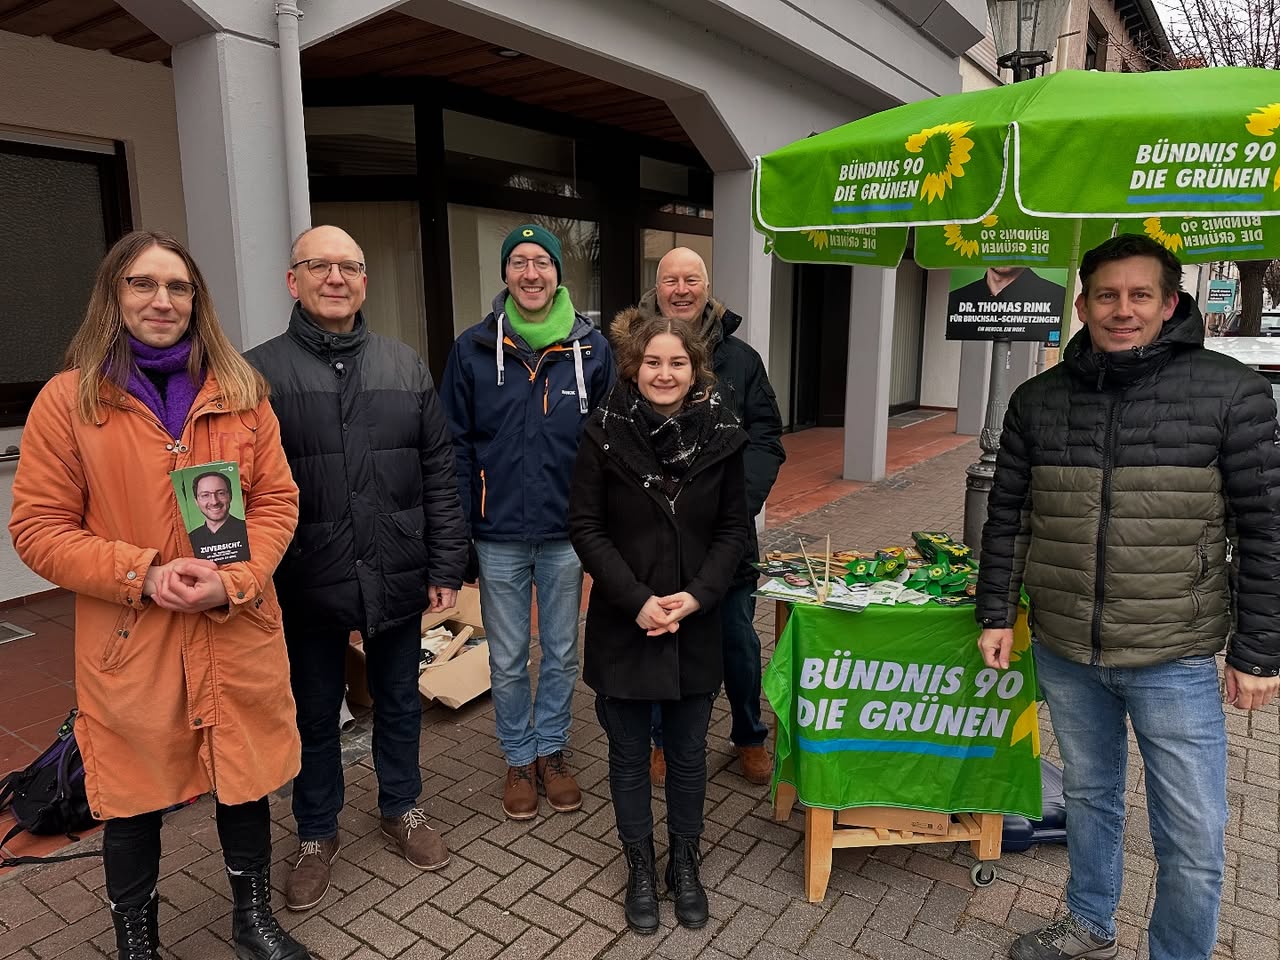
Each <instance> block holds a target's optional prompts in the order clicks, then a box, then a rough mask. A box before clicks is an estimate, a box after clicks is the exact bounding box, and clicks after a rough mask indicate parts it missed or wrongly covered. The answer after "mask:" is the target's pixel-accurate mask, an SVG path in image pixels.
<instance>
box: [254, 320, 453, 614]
mask: <svg viewBox="0 0 1280 960" xmlns="http://www.w3.org/2000/svg"><path fill="white" fill-rule="evenodd" d="M245 358H246V359H247V360H248V361H249V362H250V363H252V364H253V365H254V366H255V367H257V368H258V370H259V371H261V373H262V375H263V376H264V377H266V378H267V382H268V383H270V384H271V406H272V408H273V409H274V410H275V413H276V416H277V417H278V418H279V419H280V438H281V441H282V442H283V443H284V452H285V455H286V456H287V457H288V458H289V467H290V469H292V470H293V478H294V480H295V481H296V482H297V484H298V494H299V518H298V530H297V533H296V534H295V535H294V538H293V543H292V544H290V546H289V549H288V550H287V551H286V553H285V557H284V559H283V560H282V561H281V562H280V566H279V568H278V569H277V570H276V573H275V583H276V590H277V591H278V592H279V595H280V603H281V605H282V606H283V607H285V609H286V612H287V613H288V615H289V617H290V620H291V622H293V623H300V624H308V625H316V626H323V627H330V628H335V627H336V628H342V629H348V630H365V631H366V633H367V634H376V633H377V632H378V631H379V630H381V629H383V628H384V627H386V626H389V625H391V624H393V623H397V622H402V621H404V620H407V619H409V618H410V617H417V616H420V615H421V614H422V611H423V610H425V609H426V607H427V586H428V584H430V585H432V586H440V587H455V588H456V587H458V586H460V585H461V584H462V572H463V568H464V567H465V565H466V561H467V549H468V541H467V525H466V520H465V519H464V518H463V515H462V504H461V502H460V501H459V500H458V485H457V479H456V474H455V472H454V461H453V442H452V438H451V437H450V436H449V430H448V427H447V426H446V424H445V418H444V411H443V410H442V409H441V405H440V399H439V397H437V396H436V391H435V388H434V387H433V386H432V383H431V374H429V373H428V372H427V368H426V366H425V365H424V364H423V362H422V358H421V357H419V356H418V355H417V353H415V352H414V351H413V350H412V349H411V348H409V347H408V346H406V345H405V344H403V343H400V342H398V341H395V340H390V339H387V338H386V337H380V336H378V335H377V334H374V333H370V332H368V329H367V328H366V326H365V323H364V318H363V317H362V316H360V315H359V314H357V316H356V327H355V329H354V330H353V331H352V332H351V333H341V334H334V333H329V332H327V331H325V330H322V329H321V328H320V327H318V326H316V324H314V323H312V322H311V320H310V319H309V318H308V317H307V316H306V314H304V313H303V312H302V309H301V307H299V306H298V305H297V304H295V305H294V310H293V316H292V317H291V318H290V320H289V329H288V332H286V333H284V334H282V335H281V336H279V337H276V338H275V339H274V340H268V341H267V342H266V343H264V344H262V345H261V346H258V347H255V348H254V349H252V350H250V351H249V352H248V353H247V354H245Z"/></svg>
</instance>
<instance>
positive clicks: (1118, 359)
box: [977, 235, 1280, 960]
mask: <svg viewBox="0 0 1280 960" xmlns="http://www.w3.org/2000/svg"><path fill="white" fill-rule="evenodd" d="M1080 279H1081V283H1082V285H1083V289H1084V292H1083V293H1082V294H1081V295H1080V296H1079V297H1078V298H1077V300H1076V311H1077V313H1078V315H1079V317H1080V319H1081V321H1082V322H1083V323H1084V325H1085V329H1084V330H1082V331H1081V332H1080V333H1078V334H1077V335H1076V336H1075V337H1074V338H1073V339H1072V340H1071V342H1070V344H1068V346H1067V349H1066V353H1065V357H1064V360H1063V362H1062V363H1061V364H1059V365H1058V366H1056V367H1054V368H1053V369H1051V370H1049V371H1047V372H1046V373H1043V374H1041V375H1040V376H1038V377H1035V378H1033V379H1032V380H1029V381H1027V382H1026V383H1025V384H1023V385H1022V386H1021V387H1019V388H1018V389H1017V390H1016V391H1015V392H1014V395H1013V397H1012V399H1011V400H1010V403H1009V412H1008V415H1007V416H1006V418H1005V423H1004V434H1003V436H1002V439H1001V450H1000V455H999V459H998V461H997V466H996V474H995V484H994V487H993V489H992V491H991V496H990V501H989V505H988V517H987V523H986V527H985V528H984V530H983V536H982V564H981V570H980V574H979V583H978V610H977V616H978V619H979V621H980V623H981V624H982V627H983V630H982V633H981V636H980V638H979V641H978V645H979V647H980V649H981V650H982V653H983V657H984V659H985V661H986V663H987V664H988V666H991V667H996V668H1000V669H1003V668H1005V667H1007V666H1008V664H1009V655H1010V647H1011V645H1012V633H1013V631H1012V630H1011V629H1010V628H1011V626H1012V624H1013V620H1014V616H1015V614H1016V609H1017V599H1018V591H1019V587H1020V586H1025V588H1026V592H1027V595H1028V596H1029V597H1030V600H1031V623H1032V634H1033V637H1034V641H1035V642H1034V646H1033V649H1034V651H1035V661H1036V671H1037V674H1038V676H1039V680H1040V685H1041V688H1042V690H1043V692H1044V696H1045V700H1046V702H1047V703H1048V705H1049V712H1050V716H1051V718H1052V721H1053V729H1054V733H1055V735H1056V736H1057V742H1058V745H1059V748H1060V749H1061V752H1062V760H1063V768H1064V769H1063V783H1064V790H1065V794H1066V805H1067V843H1068V850H1069V856H1070V862H1071V878H1070V881H1069V883H1068V885H1067V907H1068V910H1069V912H1068V913H1067V914H1066V915H1064V917H1063V918H1062V919H1061V920H1059V921H1058V922H1056V923H1054V924H1052V925H1051V926H1049V927H1046V928H1044V929H1042V930H1038V931H1035V932H1033V933H1029V934H1026V935H1025V936H1023V937H1020V938H1019V939H1018V940H1017V941H1016V942H1015V943H1014V945H1013V948H1012V950H1011V954H1010V955H1011V956H1012V957H1014V958H1015V960H1049V958H1053V960H1062V958H1067V957H1088V958H1106V957H1111V956H1114V955H1115V953H1116V946H1115V910H1116V906H1117V904H1118V902H1119V899H1120V886H1121V881H1122V879H1123V870H1122V860H1123V831H1124V816H1125V763H1126V753H1127V743H1128V739H1127V731H1126V726H1125V718H1126V715H1127V716H1128V718H1129V721H1130V722H1131V723H1132V725H1133V730H1134V733H1135V734H1136V736H1137V740H1138V745H1139V748H1140V750H1141V752H1142V757H1143V760H1144V762H1145V764H1146V784H1147V806H1148V810H1149V813H1150V820H1151V835H1152V842H1153V845H1154V847H1155V855H1156V899H1155V905H1154V908H1153V910H1152V913H1151V923H1150V933H1149V936H1150V955H1151V958H1152V960H1172V958H1175V957H1177V958H1191V957H1196V958H1203V960H1208V957H1209V955H1210V954H1211V953H1212V951H1213V948H1214V943H1215V942H1216V938H1217V919H1218V905H1219V899H1220V896H1221V888H1222V877H1223V866H1224V859H1225V851H1224V846H1223V844H1224V836H1223V835H1224V830H1225V826H1226V820H1227V797H1226V780H1227V770H1226V767H1227V742H1226V730H1225V719H1224V716H1223V709H1222V699H1221V696H1220V694H1219V688H1218V669H1217V663H1216V656H1215V655H1216V654H1217V653H1218V652H1219V651H1221V650H1222V649H1223V648H1224V647H1226V664H1225V673H1226V700H1227V702H1229V703H1231V704H1233V705H1235V706H1236V707H1238V708H1240V709H1243V710H1252V709H1257V708H1260V707H1264V706H1266V705H1267V704H1268V703H1270V702H1271V700H1272V699H1273V698H1274V697H1275V695H1276V692H1277V688H1278V687H1280V678H1278V677H1277V673H1278V672H1280V591H1277V590H1276V581H1277V579H1280V445H1278V444H1280V434H1278V433H1277V429H1276V409H1275V402H1274V401H1273V399H1272V395H1271V387H1270V384H1268V382H1267V381H1266V380H1265V379H1264V378H1263V377H1262V376H1260V375H1259V374H1258V373H1256V372H1254V371H1251V370H1249V369H1248V368H1247V367H1245V366H1243V365H1241V364H1240V363H1238V362H1236V361H1235V360H1232V359H1230V358H1228V357H1226V356H1223V355H1222V354H1218V353H1215V352H1212V351H1209V350H1205V349H1204V342H1203V341H1204V323H1203V320H1202V319H1201V316H1200V313H1199V311H1198V310H1197V309H1196V307H1195V303H1194V302H1193V301H1192V300H1191V298H1190V297H1188V296H1187V295H1186V294H1185V293H1183V294H1179V291H1178V287H1179V283H1180V279H1181V266H1180V264H1179V263H1178V261H1177V259H1176V258H1175V257H1174V256H1173V255H1172V254H1170V253H1169V252H1168V251H1166V250H1165V249H1164V247H1162V246H1160V245H1159V244H1157V243H1155V242H1154V241H1151V240H1148V239H1147V238H1145V237H1140V236H1134V235H1121V236H1118V237H1115V238H1113V239H1111V240H1108V241H1107V242H1106V243H1104V244H1102V245H1101V246H1099V247H1097V248H1096V249H1094V250H1091V251H1089V252H1088V253H1087V254H1085V256H1084V258H1083V261H1082V262H1081V265H1080ZM1228 516H1230V517H1231V518H1232V519H1233V521H1234V525H1235V535H1236V542H1235V557H1236V560H1237V561H1238V563H1239V573H1238V578H1237V584H1236V588H1235V596H1234V601H1235V604H1234V609H1233V605H1232V599H1233V598H1232V596H1231V593H1232V590H1231V586H1230V584H1229V577H1228V560H1227V554H1228V544H1227V517H1228Z"/></svg>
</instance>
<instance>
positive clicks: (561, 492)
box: [440, 287, 614, 543]
mask: <svg viewBox="0 0 1280 960" xmlns="http://www.w3.org/2000/svg"><path fill="white" fill-rule="evenodd" d="M506 299H507V290H506V288H505V287H504V288H503V289H502V291H501V292H500V293H499V294H498V295H497V296H496V297H494V298H493V310H492V312H490V314H489V315H488V316H487V317H485V319H484V320H483V321H482V322H480V323H478V324H476V325H475V326H474V327H470V328H468V329H467V330H465V331H463V333H462V334H461V336H459V337H458V339H457V340H456V341H455V342H454V345H453V350H452V351H451V352H450V354H449V362H448V365H447V366H446V367H445V371H444V381H443V383H442V384H441V387H440V398H441V400H442V401H443V403H444V410H445V416H446V418H447V419H448V422H449V429H450V431H451V432H452V433H453V438H454V440H453V450H454V457H455V459H456V461H457V468H458V492H459V494H460V495H461V498H462V509H463V511H464V512H465V513H466V515H467V520H468V522H469V523H470V528H471V536H472V537H473V538H474V539H476V540H506V541H520V542H528V543H542V542H544V541H548V540H566V539H568V537H569V520H568V516H569V479H570V475H571V474H572V472H573V463H574V458H575V457H576V456H577V452H578V440H579V438H580V436H581V433H582V427H583V425H584V424H585V423H586V421H587V416H588V414H590V413H591V411H592V410H594V409H595V408H596V406H597V405H598V404H599V403H600V402H601V401H602V400H603V399H604V398H605V396H606V394H608V392H609V387H610V386H611V385H612V383H613V379H614V364H613V352H612V351H611V350H610V349H609V342H608V341H607V340H606V339H605V336H604V334H603V333H601V332H600V331H599V330H597V329H596V328H595V326H594V325H593V324H592V322H591V321H590V320H589V319H588V318H586V317H584V316H582V315H581V314H577V315H576V316H575V319H574V324H573V328H572V329H571V330H570V332H569V336H568V337H566V338H565V339H564V340H562V341H560V342H559V343H554V344H552V345H551V346H549V347H547V348H545V349H543V350H541V351H536V350H533V349H532V348H531V347H530V346H529V345H528V344H527V343H525V341H524V339H523V338H521V337H520V336H519V335H518V334H517V333H516V332H515V331H514V330H513V329H512V328H511V325H510V324H509V323H508V322H507V321H506V316H505V312H504V310H505V304H506ZM499 327H501V331H502V347H501V350H500V351H499V349H498V331H499Z"/></svg>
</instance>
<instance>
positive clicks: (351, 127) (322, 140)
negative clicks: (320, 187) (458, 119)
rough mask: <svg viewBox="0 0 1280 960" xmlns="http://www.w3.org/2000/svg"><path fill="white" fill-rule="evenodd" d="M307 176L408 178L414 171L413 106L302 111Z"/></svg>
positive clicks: (415, 151) (329, 108) (416, 164)
mask: <svg viewBox="0 0 1280 960" xmlns="http://www.w3.org/2000/svg"><path fill="white" fill-rule="evenodd" d="M303 123H304V125H305V127H306V133H307V173H308V175H309V176H312V177H386V176H413V175H415V174H416V173H417V172H418V159H417V147H416V137H415V134H414V126H413V107H412V106H411V105H409V104H388V105H379V106H359V107H306V108H305V109H304V110H303Z"/></svg>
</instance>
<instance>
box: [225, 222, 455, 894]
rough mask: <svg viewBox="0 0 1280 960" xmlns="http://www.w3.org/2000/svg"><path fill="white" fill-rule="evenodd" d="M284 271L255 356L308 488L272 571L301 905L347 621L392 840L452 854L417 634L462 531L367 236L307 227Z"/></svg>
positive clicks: (324, 815) (447, 453) (420, 381)
mask: <svg viewBox="0 0 1280 960" xmlns="http://www.w3.org/2000/svg"><path fill="white" fill-rule="evenodd" d="M286 279H287V282H288V285H289V292H290V293H291V294H293V296H294V297H295V298H296V300H297V302H296V303H295V304H294V306H293V315H292V316H291V317H290V318H289V329H288V332H286V333H284V334H282V335H281V336H279V337H276V338H275V339H274V340H269V341H267V342H266V343H264V344H262V345H261V346H259V347H256V348H254V349H253V350H251V351H249V353H248V354H246V357H247V359H248V360H249V362H250V363H252V364H253V365H254V366H255V367H257V368H258V370H259V371H261V373H262V375H263V376H264V377H266V378H267V381H268V382H269V383H270V384H271V406H272V408H273V409H274V410H275V413H276V416H277V417H279V419H280V437H281V441H282V442H283V444H284V451H285V455H286V456H287V457H288V459H289V467H290V469H291V470H292V471H293V478H294V480H295V481H296V482H297V484H298V494H299V521H298V529H297V533H296V534H295V535H294V539H293V543H292V544H291V545H290V547H289V550H288V551H287V552H286V554H285V557H284V559H283V560H282V561H281V563H280V567H279V568H278V569H277V570H276V573H275V578H274V579H275V583H276V590H277V591H278V593H279V596H280V606H281V608H282V609H283V612H284V632H285V642H286V644H287V645H288V648H289V664H290V679H291V681H292V685H293V695H294V699H295V700H296V701H297V705H298V732H299V733H300V734H301V736H302V770H301V772H299V774H298V776H297V778H296V779H295V780H294V782H293V815H294V818H295V819H296V820H297V822H298V839H299V841H300V844H301V846H300V849H299V853H298V857H297V859H296V860H295V861H294V863H293V870H292V872H291V873H290V874H289V878H288V881H287V882H286V885H285V903H286V905H287V906H288V907H289V908H290V909H291V910H305V909H307V908H309V907H313V906H315V905H316V904H317V903H319V902H320V900H321V899H322V898H323V897H324V894H325V891H326V890H327V889H328V887H329V867H330V864H332V863H333V860H334V858H336V857H337V855H338V847H339V842H338V814H339V813H340V812H341V810H342V801H343V783H342V753H341V748H340V744H339V742H338V711H339V708H340V707H341V704H342V700H343V697H344V695H345V690H346V687H345V681H344V667H345V663H346V650H347V641H348V637H349V635H350V632H351V631H352V630H359V631H360V632H361V633H362V634H363V635H364V649H365V657H366V660H367V667H368V677H369V687H370V691H371V693H372V694H373V732H374V739H373V760H374V769H375V770H376V771H377V778H378V808H379V810H380V812H381V814H382V833H383V835H384V836H385V837H387V838H388V839H389V840H391V841H392V842H394V843H395V845H396V847H397V848H398V849H399V851H400V853H401V855H402V856H404V858H405V859H406V860H407V861H408V862H409V863H411V864H413V865H414V866H416V867H418V868H420V869H423V870H439V869H440V868H442V867H444V866H445V865H446V864H447V863H448V862H449V852H448V850H447V849H446V847H445V843H444V841H443V839H442V838H441V837H440V835H439V834H438V833H436V832H435V830H433V829H432V828H431V826H430V825H429V824H428V823H427V818H426V817H425V816H424V815H423V812H422V808H421V807H420V806H419V803H418V796H419V794H420V793H421V791H422V771H421V769H420V767H419V766H418V747H419V739H420V733H421V726H422V704H421V701H420V699H419V696H418V661H419V659H420V656H421V639H420V636H419V634H420V628H421V617H422V612H423V611H424V610H426V609H428V608H429V609H431V610H435V611H439V610H446V609H448V608H450V607H452V606H453V605H454V603H455V600H456V596H457V590H458V588H459V587H460V586H461V585H462V574H463V570H464V568H465V566H466V561H467V551H468V542H467V529H466V521H465V519H464V518H463V514H462V506H461V504H460V503H459V501H458V486H457V479H456V475H455V472H454V461H453V443H452V438H451V437H450V435H449V430H448V427H447V425H446V423H445V417H444V411H443V410H442V409H441V405H440V400H439V398H438V397H437V396H436V391H435V387H434V386H433V385H432V382H431V375H430V374H429V373H428V372H427V368H426V366H425V365H424V364H423V362H422V358H421V357H419V356H418V354H417V353H416V352H415V351H414V350H413V349H411V348H410V347H408V346H406V345H405V344H403V343H400V342H398V341H395V340H390V339H387V338H385V337H380V336H378V335H377V334H374V333H370V332H369V329H368V327H367V325H366V323H365V319H364V315H363V314H362V313H361V312H360V306H361V304H363V303H364V298H365V290H366V287H367V285H368V276H367V274H366V273H365V265H364V255H363V254H362V253H361V250H360V247H359V246H358V245H357V244H356V242H355V241H354V240H353V239H352V238H351V237H350V236H348V235H347V234H346V233H344V232H343V231H342V230H339V229H338V228H337V227H315V228H314V229H312V230H308V231H307V232H305V233H303V234H302V235H301V236H300V237H298V239H297V240H296V241H295V242H294V246H293V251H292V255H291V256H290V267H289V272H288V274H287V278H286Z"/></svg>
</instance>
